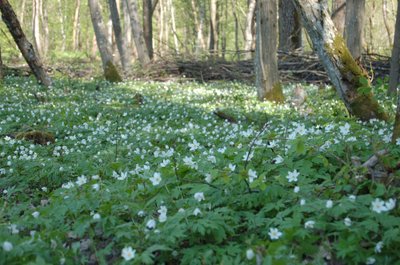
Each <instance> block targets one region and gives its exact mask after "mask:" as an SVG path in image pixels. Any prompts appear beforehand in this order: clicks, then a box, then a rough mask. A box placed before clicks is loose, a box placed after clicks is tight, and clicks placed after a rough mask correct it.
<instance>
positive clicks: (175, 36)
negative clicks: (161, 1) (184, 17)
mask: <svg viewBox="0 0 400 265" xmlns="http://www.w3.org/2000/svg"><path fill="white" fill-rule="evenodd" d="M168 2H169V3H168V6H169V8H170V11H171V27H172V34H173V35H174V45H175V53H176V54H179V40H178V33H177V31H176V22H175V8H174V5H173V3H172V0H168Z"/></svg>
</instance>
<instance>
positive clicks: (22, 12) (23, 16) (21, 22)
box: [19, 0, 26, 26]
mask: <svg viewBox="0 0 400 265" xmlns="http://www.w3.org/2000/svg"><path fill="white" fill-rule="evenodd" d="M25 7H26V0H22V3H21V13H20V14H19V22H20V24H21V26H23V25H24V18H25Z"/></svg>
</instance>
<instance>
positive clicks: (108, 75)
mask: <svg viewBox="0 0 400 265" xmlns="http://www.w3.org/2000/svg"><path fill="white" fill-rule="evenodd" d="M104 78H105V79H106V80H107V81H110V82H122V77H121V76H120V74H119V73H118V70H117V68H116V67H115V65H114V64H113V63H112V62H111V61H108V62H107V64H106V67H105V69H104Z"/></svg>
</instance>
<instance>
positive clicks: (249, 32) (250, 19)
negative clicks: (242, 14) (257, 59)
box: [244, 0, 256, 60]
mask: <svg viewBox="0 0 400 265" xmlns="http://www.w3.org/2000/svg"><path fill="white" fill-rule="evenodd" d="M248 6H249V7H248V9H247V14H246V28H245V31H244V59H245V60H248V59H251V57H252V56H251V55H252V52H251V48H252V47H253V39H254V38H253V27H254V14H255V9H256V0H250V1H249V5H248Z"/></svg>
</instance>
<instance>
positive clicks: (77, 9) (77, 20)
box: [72, 0, 81, 51]
mask: <svg viewBox="0 0 400 265" xmlns="http://www.w3.org/2000/svg"><path fill="white" fill-rule="evenodd" d="M80 12H81V0H76V6H75V13H74V23H73V28H72V48H73V49H74V51H77V50H78V49H79V32H80V26H79V24H80V15H79V14H80Z"/></svg>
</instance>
